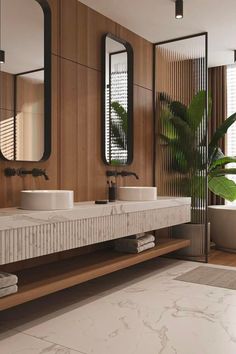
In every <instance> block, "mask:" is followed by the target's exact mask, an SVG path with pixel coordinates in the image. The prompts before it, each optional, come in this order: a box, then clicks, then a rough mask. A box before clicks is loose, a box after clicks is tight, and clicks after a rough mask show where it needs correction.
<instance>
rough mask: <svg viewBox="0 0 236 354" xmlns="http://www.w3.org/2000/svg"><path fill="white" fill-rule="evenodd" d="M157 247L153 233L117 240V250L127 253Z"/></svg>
mask: <svg viewBox="0 0 236 354" xmlns="http://www.w3.org/2000/svg"><path fill="white" fill-rule="evenodd" d="M153 247H155V237H154V236H153V235H152V234H148V233H147V234H145V233H141V234H137V235H133V236H129V237H125V238H121V239H119V240H116V241H115V250H116V251H118V252H126V253H140V252H143V251H146V250H149V249H150V248H153Z"/></svg>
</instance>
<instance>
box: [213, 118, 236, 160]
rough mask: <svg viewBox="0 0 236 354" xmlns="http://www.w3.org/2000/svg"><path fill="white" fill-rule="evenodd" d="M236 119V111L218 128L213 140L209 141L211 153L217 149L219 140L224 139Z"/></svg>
mask: <svg viewBox="0 0 236 354" xmlns="http://www.w3.org/2000/svg"><path fill="white" fill-rule="evenodd" d="M235 121H236V113H234V114H232V115H231V116H230V117H228V118H227V119H226V120H225V121H224V122H223V124H221V126H220V127H219V128H218V129H217V130H216V132H215V134H214V135H213V137H212V139H211V142H210V143H209V153H210V155H211V154H212V153H213V151H214V150H215V149H216V147H217V145H218V143H219V140H220V139H222V138H223V137H224V136H225V134H226V133H227V130H228V129H229V128H230V127H231V125H232V124H233V123H234V122H235Z"/></svg>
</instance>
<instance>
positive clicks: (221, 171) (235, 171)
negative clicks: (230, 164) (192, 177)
mask: <svg viewBox="0 0 236 354" xmlns="http://www.w3.org/2000/svg"><path fill="white" fill-rule="evenodd" d="M225 175H236V168H216V169H215V170H213V171H211V172H210V173H209V176H212V177H213V176H214V177H217V176H225Z"/></svg>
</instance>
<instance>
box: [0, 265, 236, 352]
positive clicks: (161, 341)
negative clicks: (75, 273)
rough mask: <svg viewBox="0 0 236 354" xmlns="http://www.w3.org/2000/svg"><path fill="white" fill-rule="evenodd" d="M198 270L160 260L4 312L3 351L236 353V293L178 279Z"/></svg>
mask: <svg viewBox="0 0 236 354" xmlns="http://www.w3.org/2000/svg"><path fill="white" fill-rule="evenodd" d="M198 266H199V264H197V263H193V262H184V261H176V260H168V259H160V258H159V259H155V260H152V261H149V262H146V263H143V264H139V265H137V266H135V267H132V268H129V269H126V270H123V271H120V272H117V273H114V274H111V275H109V276H105V277H103V278H100V279H95V280H93V281H90V282H88V283H85V284H82V285H79V286H76V287H74V288H71V289H68V290H65V291H63V292H60V293H57V294H54V295H51V296H48V297H46V298H44V299H40V300H37V301H34V302H31V303H28V304H25V305H23V306H19V307H18V308H15V309H12V310H8V311H4V312H2V313H0V354H76V353H82V354H235V353H236V291H234V290H228V289H222V288H214V287H209V286H205V285H198V284H190V283H184V282H181V281H177V280H174V278H176V277H177V276H178V275H181V274H183V273H185V272H187V271H189V270H191V269H194V268H196V267H198ZM205 266H208V265H205ZM210 266H213V265H210ZM214 267H217V265H214ZM226 268H229V267H226ZM232 269H235V268H232Z"/></svg>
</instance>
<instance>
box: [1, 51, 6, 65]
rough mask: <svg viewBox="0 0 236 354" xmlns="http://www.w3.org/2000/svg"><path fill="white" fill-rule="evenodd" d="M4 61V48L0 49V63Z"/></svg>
mask: <svg viewBox="0 0 236 354" xmlns="http://www.w3.org/2000/svg"><path fill="white" fill-rule="evenodd" d="M4 63H5V52H4V50H1V49H0V64H4Z"/></svg>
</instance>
